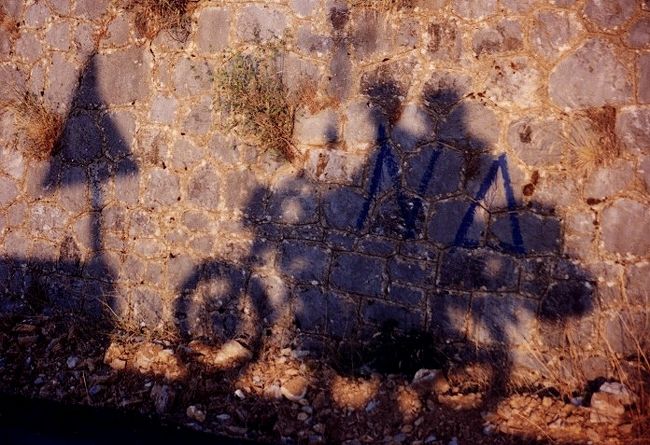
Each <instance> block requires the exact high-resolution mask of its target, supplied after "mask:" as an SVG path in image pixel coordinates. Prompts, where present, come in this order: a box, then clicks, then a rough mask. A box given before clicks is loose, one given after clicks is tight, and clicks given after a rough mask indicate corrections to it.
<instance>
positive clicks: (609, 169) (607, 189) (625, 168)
mask: <svg viewBox="0 0 650 445" xmlns="http://www.w3.org/2000/svg"><path fill="white" fill-rule="evenodd" d="M633 179H634V167H633V166H632V165H631V164H630V163H629V162H627V161H624V160H618V161H616V162H615V163H614V164H613V165H611V166H606V167H601V168H599V169H598V170H596V171H595V172H594V173H593V174H592V175H591V177H590V178H589V179H588V180H587V183H586V184H585V194H586V196H587V197H588V198H592V199H605V198H607V197H609V196H613V195H615V194H616V193H618V192H620V191H622V190H624V189H625V188H626V187H627V186H628V185H629V184H630V183H631V182H632V180H633Z"/></svg>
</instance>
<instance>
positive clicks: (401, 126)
mask: <svg viewBox="0 0 650 445" xmlns="http://www.w3.org/2000/svg"><path fill="white" fill-rule="evenodd" d="M434 130H435V126H434V123H433V120H432V119H431V116H430V115H429V114H428V113H426V111H425V110H423V109H422V108H421V107H420V106H418V105H416V104H407V105H406V106H404V108H403V109H402V114H401V115H400V117H399V119H398V120H397V122H396V123H395V126H394V127H393V131H392V139H393V142H394V143H395V145H396V146H397V147H398V148H400V149H401V150H403V151H413V150H415V149H416V148H417V147H418V145H420V144H422V143H425V142H428V141H431V140H433V139H434V138H435V132H434Z"/></svg>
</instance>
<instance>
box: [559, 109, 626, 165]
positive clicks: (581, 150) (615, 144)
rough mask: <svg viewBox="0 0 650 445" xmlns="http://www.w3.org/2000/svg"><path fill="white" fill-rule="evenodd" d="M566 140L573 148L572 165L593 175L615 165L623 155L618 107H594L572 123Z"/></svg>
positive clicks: (579, 114)
mask: <svg viewBox="0 0 650 445" xmlns="http://www.w3.org/2000/svg"><path fill="white" fill-rule="evenodd" d="M564 140H565V141H566V142H567V144H568V145H569V147H570V148H571V158H570V162H571V166H572V167H573V168H575V169H576V170H578V171H580V172H583V173H586V174H589V173H591V172H592V171H593V170H595V169H596V168H598V167H602V166H606V165H609V164H611V163H612V162H613V161H614V160H616V159H618V158H619V157H620V155H621V145H620V143H619V141H618V138H617V136H616V109H615V108H613V107H608V106H606V107H602V108H590V109H587V110H585V111H582V112H580V113H578V114H577V115H576V116H575V118H574V119H572V120H571V121H570V122H569V125H568V129H567V131H566V133H565V135H564Z"/></svg>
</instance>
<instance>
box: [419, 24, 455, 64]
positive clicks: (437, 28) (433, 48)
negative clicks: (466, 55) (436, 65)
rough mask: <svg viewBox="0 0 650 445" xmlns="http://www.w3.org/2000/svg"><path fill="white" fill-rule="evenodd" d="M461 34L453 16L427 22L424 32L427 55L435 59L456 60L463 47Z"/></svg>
mask: <svg viewBox="0 0 650 445" xmlns="http://www.w3.org/2000/svg"><path fill="white" fill-rule="evenodd" d="M462 34H463V33H462V31H461V29H460V27H459V26H458V22H457V21H456V20H454V19H453V18H448V19H447V20H434V21H433V22H431V23H429V25H428V26H427V33H426V34H425V39H426V40H425V42H426V47H427V50H428V52H429V56H430V57H432V58H433V59H437V60H458V59H459V58H460V54H461V51H462V48H463V40H462V38H463V36H462Z"/></svg>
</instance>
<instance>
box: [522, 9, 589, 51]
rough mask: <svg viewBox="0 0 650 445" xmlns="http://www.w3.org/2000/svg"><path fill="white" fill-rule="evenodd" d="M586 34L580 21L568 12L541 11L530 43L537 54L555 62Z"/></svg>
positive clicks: (537, 15) (536, 19) (536, 16)
mask: <svg viewBox="0 0 650 445" xmlns="http://www.w3.org/2000/svg"><path fill="white" fill-rule="evenodd" d="M583 32H584V28H583V26H582V24H581V22H580V19H579V18H578V17H577V16H576V14H575V13H573V12H568V11H540V12H538V13H536V14H535V22H534V24H533V28H532V31H531V33H530V37H529V39H530V43H531V45H532V46H533V49H534V50H535V52H536V53H537V54H539V55H540V56H542V57H544V58H545V59H547V60H555V59H557V58H558V57H559V56H560V55H561V54H563V53H564V52H565V51H566V50H567V49H569V48H570V47H571V44H572V43H573V42H575V40H576V39H577V38H578V37H579V36H580V35H581V34H582V33H583Z"/></svg>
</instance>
